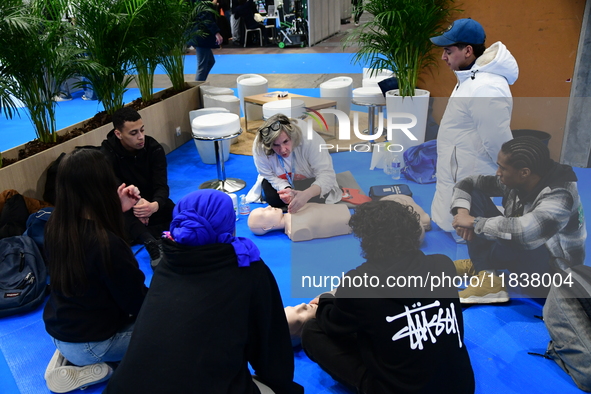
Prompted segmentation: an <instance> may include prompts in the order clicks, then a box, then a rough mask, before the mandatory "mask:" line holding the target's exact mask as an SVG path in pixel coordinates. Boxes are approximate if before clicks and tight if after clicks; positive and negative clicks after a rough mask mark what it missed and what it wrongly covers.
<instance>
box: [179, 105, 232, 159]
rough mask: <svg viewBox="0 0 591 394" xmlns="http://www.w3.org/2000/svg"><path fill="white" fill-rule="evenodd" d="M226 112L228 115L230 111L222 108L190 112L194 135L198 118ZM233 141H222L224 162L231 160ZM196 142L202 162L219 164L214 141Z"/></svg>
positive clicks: (196, 140)
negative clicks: (195, 122) (194, 121)
mask: <svg viewBox="0 0 591 394" xmlns="http://www.w3.org/2000/svg"><path fill="white" fill-rule="evenodd" d="M224 112H225V113H228V112H229V111H228V110H227V109H226V108H222V107H211V108H202V109H196V110H193V111H189V120H190V122H191V129H192V131H193V133H194V132H195V129H193V120H194V119H195V118H196V117H198V116H203V115H209V114H219V113H224ZM233 140H237V138H234V139H233ZM233 140H224V141H222V145H223V151H224V154H223V159H224V161H228V159H229V158H230V143H231V141H233ZM194 141H195V147H196V148H197V152H199V157H200V158H201V161H202V162H203V163H205V164H216V163H217V162H216V157H215V143H214V142H213V141H204V140H198V139H194Z"/></svg>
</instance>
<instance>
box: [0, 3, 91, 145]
mask: <svg viewBox="0 0 591 394" xmlns="http://www.w3.org/2000/svg"><path fill="white" fill-rule="evenodd" d="M7 1H9V2H10V1H12V0H7ZM66 5H67V2H66V1H65V0H31V1H29V2H27V3H22V4H21V6H20V7H21V8H20V9H18V10H17V9H13V10H12V13H11V15H13V16H16V19H12V20H11V21H10V22H7V19H6V18H4V19H2V21H3V22H2V24H3V25H2V34H0V36H1V37H2V38H1V39H0V45H1V46H2V51H1V52H2V54H1V55H0V62H1V63H2V64H3V67H2V71H1V72H2V75H3V76H2V78H0V80H1V82H0V83H2V84H3V85H4V86H6V87H8V88H9V89H10V90H9V92H10V93H11V94H12V95H14V97H16V98H17V99H20V100H21V101H22V102H23V103H24V104H25V105H26V107H27V110H28V115H29V117H30V119H31V121H32V122H33V124H34V126H35V131H36V133H37V137H38V139H39V140H40V141H42V142H55V141H56V137H57V134H56V125H55V105H56V104H55V102H54V101H53V97H54V96H56V95H57V94H58V93H59V89H60V85H61V84H62V83H63V82H64V81H65V80H66V79H67V78H69V77H70V76H72V75H74V74H75V73H77V72H78V71H79V70H80V68H79V65H80V62H81V61H82V60H83V59H82V58H81V57H80V54H81V52H80V50H79V49H78V48H76V46H74V44H73V41H72V37H73V28H72V26H71V25H70V24H68V23H65V22H62V21H61V17H62V15H64V13H65V10H66V8H65V7H66ZM5 28H6V29H5ZM2 101H3V103H9V101H10V99H7V98H6V93H5V94H3V95H2ZM9 105H10V104H9ZM5 112H6V109H5Z"/></svg>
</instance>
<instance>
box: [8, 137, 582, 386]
mask: <svg viewBox="0 0 591 394" xmlns="http://www.w3.org/2000/svg"><path fill="white" fill-rule="evenodd" d="M332 157H333V161H334V166H335V170H336V171H337V172H342V171H346V170H350V171H351V172H352V173H353V175H354V176H355V178H356V180H357V182H358V183H359V184H360V186H361V188H362V189H363V190H364V191H365V192H366V193H367V192H368V190H369V187H370V186H371V185H375V184H387V183H392V180H391V179H389V178H388V177H387V176H386V175H385V174H384V173H383V172H382V171H379V170H374V171H370V170H369V163H370V155H369V154H366V153H355V152H341V153H337V154H333V155H332ZM168 163H169V180H170V181H169V183H170V186H171V198H172V199H173V200H178V199H179V198H180V197H182V196H183V195H185V194H186V193H188V192H190V191H193V190H196V189H197V188H198V187H199V185H200V184H201V183H202V182H204V181H206V180H209V179H212V178H215V177H216V169H215V165H207V164H203V163H202V162H201V160H200V159H199V155H198V153H197V150H196V148H195V146H194V143H193V141H189V142H187V143H186V144H184V145H183V146H181V147H180V148H179V149H177V150H176V151H174V152H172V153H170V154H169V155H168ZM226 172H227V175H228V176H230V177H236V178H241V179H243V180H245V181H246V182H247V187H246V188H245V189H244V190H242V191H240V192H239V193H238V194H242V193H246V192H247V191H248V189H249V188H250V186H252V185H253V183H254V182H255V179H256V172H255V167H254V164H253V162H252V158H251V157H249V156H238V155H231V156H230V159H229V160H228V161H227V162H226ZM576 172H577V175H578V176H579V178H580V179H581V178H583V179H589V178H591V170H589V169H576ZM405 182H406V181H405V180H404V179H402V180H400V181H396V183H405ZM586 183H587V182H585V181H582V182H579V184H580V185H581V186H582V187H581V195H582V198H583V200H584V201H591V187H587V186H585V184H586ZM408 184H409V186H410V188H411V190H412V191H413V193H414V198H415V201H416V202H417V203H418V204H419V205H421V206H422V207H424V209H425V211H427V212H430V203H431V199H432V196H433V193H434V191H435V186H434V185H433V184H431V185H418V184H415V183H413V182H408ZM257 206H259V205H258V204H252V208H253V209H254V208H255V207H257ZM237 235H239V236H247V237H250V238H252V239H253V240H254V242H255V243H256V244H257V246H258V247H259V248H260V250H261V254H262V257H263V259H264V260H265V262H266V263H267V264H268V265H269V267H270V268H271V270H272V271H273V273H274V275H275V277H276V279H277V282H278V285H279V288H280V291H281V294H282V297H283V301H284V304H285V305H295V304H298V303H300V302H303V301H307V300H308V299H309V298H310V297H308V296H307V295H306V296H305V297H304V298H302V297H301V296H300V295H299V294H297V292H295V294H294V292H292V291H293V290H294V289H296V290H297V286H296V285H297V284H298V283H299V282H298V280H297V279H296V280H294V277H295V274H294V273H293V270H295V271H297V270H298V269H299V268H294V266H295V265H299V263H295V262H294V261H293V260H292V256H293V255H294V253H296V251H297V248H304V249H307V250H308V251H312V252H313V253H312V254H311V256H313V257H312V258H311V260H312V261H313V264H311V266H312V267H314V266H320V267H321V269H323V270H324V269H326V270H327V271H329V274H330V275H335V274H336V275H338V274H340V272H343V271H347V270H348V269H350V268H352V267H354V266H356V265H357V264H359V263H360V262H361V261H362V260H361V258H360V257H359V247H358V242H357V241H356V240H355V239H354V238H353V236H351V235H346V236H340V237H335V238H330V239H326V240H314V241H310V242H300V243H292V242H291V241H289V239H288V238H287V236H286V235H285V234H282V233H281V232H272V233H269V234H267V235H265V236H254V235H252V233H251V232H250V230H249V229H248V227H247V221H246V217H240V219H239V220H238V221H237ZM290 249H291V253H289V252H288V251H289V250H290ZM422 249H423V250H424V251H425V252H426V253H444V254H446V255H448V256H449V257H451V258H452V259H455V258H463V257H466V248H465V246H464V245H456V244H455V242H454V241H453V240H452V239H451V237H450V236H449V235H448V234H446V233H443V232H442V231H441V230H440V229H438V228H437V227H436V226H435V228H434V229H433V230H432V231H430V232H428V233H427V234H426V238H425V243H424V244H423V247H422ZM134 250H135V251H136V252H137V259H138V261H139V263H140V267H141V269H142V270H143V271H144V272H145V273H146V276H147V279H146V283H149V282H150V280H151V269H150V267H149V257H148V254H147V252H146V251H145V250H144V249H142V248H139V247H134ZM309 255H310V254H309ZM317 292H318V290H315V291H314V292H313V293H314V294H313V295H316V293H317ZM41 311H42V309H41V308H39V309H37V310H36V311H34V312H31V313H29V314H26V315H22V316H13V317H8V318H4V319H1V320H0V351H1V352H2V354H3V355H4V357H5V359H6V364H5V365H4V363H3V362H2V360H1V358H0V392H2V393H6V394H13V393H48V390H47V388H46V387H45V383H44V381H43V372H44V370H45V367H46V365H47V362H48V361H49V359H50V358H51V355H52V354H53V350H54V348H53V345H52V344H51V342H50V340H49V337H48V336H47V334H46V333H45V330H44V327H43V322H42V318H41ZM540 314H541V306H540V305H539V304H538V303H536V302H535V301H533V300H529V299H512V300H511V302H510V303H509V304H508V305H504V306H472V307H469V308H466V309H465V310H464V321H465V343H466V346H467V348H468V351H469V353H470V357H471V359H472V365H473V367H474V371H475V375H476V382H477V391H476V392H477V393H479V394H480V393H483V394H489V393H490V394H493V393H494V394H496V393H499V392H501V391H502V392H506V393H516V394H517V393H523V392H548V393H550V392H560V393H578V392H580V391H579V390H578V389H577V388H576V386H575V385H574V384H573V382H572V381H571V380H570V378H569V377H568V376H567V375H566V374H565V373H564V372H562V370H560V368H559V367H558V366H557V365H556V364H555V363H554V362H553V361H550V360H546V359H543V358H539V357H535V356H530V355H528V354H527V352H528V351H533V352H541V353H543V351H544V350H545V348H546V346H547V344H548V340H549V336H548V333H547V331H546V329H545V327H544V324H543V322H542V321H540V320H539V319H536V318H534V315H540ZM294 355H295V364H296V371H295V380H296V381H297V382H299V383H300V384H302V385H304V386H305V388H306V392H309V393H345V392H346V391H345V390H344V388H343V387H342V386H341V385H339V384H338V383H336V382H335V381H334V380H332V379H331V378H330V377H329V376H328V375H327V374H326V373H324V372H323V371H322V370H321V369H320V368H319V367H318V366H317V365H316V364H314V363H312V362H311V361H310V360H309V359H308V358H307V357H306V355H305V354H304V352H303V351H302V350H301V349H296V350H295V353H294ZM103 388H104V384H103V385H98V386H95V387H92V386H91V387H90V388H88V389H87V390H86V391H85V392H86V393H99V392H101V391H102V389H103Z"/></svg>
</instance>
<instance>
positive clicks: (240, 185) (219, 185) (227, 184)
mask: <svg viewBox="0 0 591 394" xmlns="http://www.w3.org/2000/svg"><path fill="white" fill-rule="evenodd" d="M213 143H214V150H215V165H216V168H217V172H218V179H212V180H210V181H207V182H204V183H202V184H201V185H200V186H199V189H216V190H221V191H223V192H226V193H234V192H237V191H238V190H242V189H244V187H245V186H246V182H244V181H243V180H242V179H237V178H226V165H225V161H224V145H223V140H214V141H213Z"/></svg>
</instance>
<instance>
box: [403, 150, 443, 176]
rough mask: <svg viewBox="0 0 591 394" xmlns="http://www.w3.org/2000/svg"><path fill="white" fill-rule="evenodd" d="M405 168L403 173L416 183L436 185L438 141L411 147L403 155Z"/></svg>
mask: <svg viewBox="0 0 591 394" xmlns="http://www.w3.org/2000/svg"><path fill="white" fill-rule="evenodd" d="M403 157H404V164H405V166H404V168H403V169H402V173H403V174H404V176H405V177H406V179H409V180H411V181H415V182H416V183H434V182H436V181H437V177H436V176H435V171H436V169H437V140H431V141H427V142H424V143H422V144H420V145H417V146H411V147H410V148H408V149H407V150H406V151H404V154H403Z"/></svg>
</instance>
